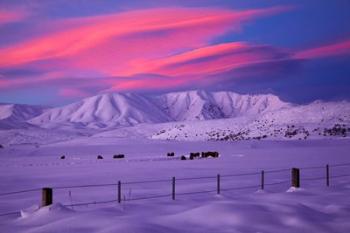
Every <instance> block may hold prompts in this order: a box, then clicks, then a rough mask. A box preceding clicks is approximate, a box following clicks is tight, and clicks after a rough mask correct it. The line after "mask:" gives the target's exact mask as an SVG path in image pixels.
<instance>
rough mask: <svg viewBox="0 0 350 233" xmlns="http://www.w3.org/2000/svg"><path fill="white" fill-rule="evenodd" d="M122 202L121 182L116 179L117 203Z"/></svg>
mask: <svg viewBox="0 0 350 233" xmlns="http://www.w3.org/2000/svg"><path fill="white" fill-rule="evenodd" d="M121 202H122V182H120V181H118V203H121Z"/></svg>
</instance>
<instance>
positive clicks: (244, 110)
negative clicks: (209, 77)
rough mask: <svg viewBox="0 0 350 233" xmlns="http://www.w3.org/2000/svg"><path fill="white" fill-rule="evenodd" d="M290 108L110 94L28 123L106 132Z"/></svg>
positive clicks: (227, 96) (265, 101)
mask: <svg viewBox="0 0 350 233" xmlns="http://www.w3.org/2000/svg"><path fill="white" fill-rule="evenodd" d="M289 106H291V105H290V104H288V103H284V102H282V101H281V100H280V99H279V98H278V97H277V96H273V95H239V94H237V93H234V92H206V91H185V92H173V93H168V94H163V95H159V96H144V95H138V94H131V93H126V94H124V93H107V94H100V95H97V96H93V97H90V98H86V99H83V100H81V101H78V102H76V103H73V104H70V105H67V106H63V107H58V108H53V109H50V110H48V111H46V112H45V113H43V114H42V115H40V116H38V117H35V118H34V119H31V120H30V121H29V122H30V123H31V124H35V125H38V126H43V127H49V128H50V127H57V126H59V127H62V126H66V125H67V124H68V125H74V127H89V128H98V129H101V128H102V129H106V128H111V127H116V126H132V125H137V124H140V123H164V122H171V121H196V120H211V119H221V118H232V117H237V116H246V115H256V114H262V113H265V112H269V111H274V110H278V109H282V108H286V107H289Z"/></svg>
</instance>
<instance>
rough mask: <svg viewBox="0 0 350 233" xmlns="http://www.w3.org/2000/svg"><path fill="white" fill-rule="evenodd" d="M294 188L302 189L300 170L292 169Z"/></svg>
mask: <svg viewBox="0 0 350 233" xmlns="http://www.w3.org/2000/svg"><path fill="white" fill-rule="evenodd" d="M292 187H295V188H300V170H299V168H292Z"/></svg>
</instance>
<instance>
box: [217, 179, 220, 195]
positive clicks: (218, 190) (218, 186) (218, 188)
mask: <svg viewBox="0 0 350 233" xmlns="http://www.w3.org/2000/svg"><path fill="white" fill-rule="evenodd" d="M216 192H217V194H220V174H218V175H217V176H216Z"/></svg>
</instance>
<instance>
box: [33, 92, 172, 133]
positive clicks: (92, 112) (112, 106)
mask: <svg viewBox="0 0 350 233" xmlns="http://www.w3.org/2000/svg"><path fill="white" fill-rule="evenodd" d="M168 120H169V119H168V117H167V116H166V115H165V114H163V112H162V111H160V110H159V109H158V107H157V106H155V105H154V104H153V103H152V102H151V101H149V100H148V99H147V98H145V97H143V96H141V95H137V94H130V93H128V94H121V93H108V94H101V95H97V96H93V97H90V98H86V99H83V100H82V101H79V102H76V103H73V104H69V105H67V106H63V107H58V108H53V109H50V110H48V111H46V112H45V113H44V114H42V115H40V116H38V117H36V118H34V119H31V120H30V121H29V122H30V123H32V124H36V125H43V126H46V127H47V126H48V127H50V126H52V125H59V124H73V125H75V126H76V127H92V128H106V127H111V126H130V125H135V124H139V123H158V122H165V121H168Z"/></svg>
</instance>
